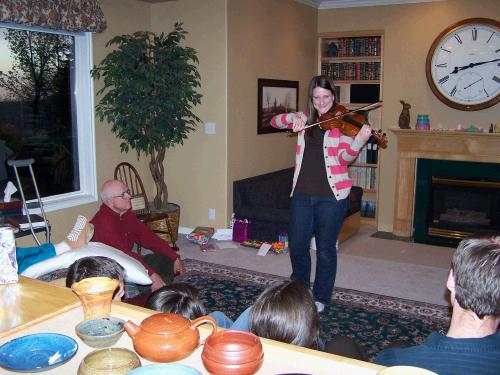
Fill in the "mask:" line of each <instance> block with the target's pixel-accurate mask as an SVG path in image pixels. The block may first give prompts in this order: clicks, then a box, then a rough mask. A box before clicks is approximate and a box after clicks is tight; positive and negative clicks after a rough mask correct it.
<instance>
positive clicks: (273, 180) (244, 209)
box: [233, 168, 363, 242]
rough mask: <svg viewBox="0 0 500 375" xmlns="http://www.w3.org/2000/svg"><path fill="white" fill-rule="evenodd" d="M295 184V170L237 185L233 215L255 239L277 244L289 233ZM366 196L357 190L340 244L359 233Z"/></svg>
mask: <svg viewBox="0 0 500 375" xmlns="http://www.w3.org/2000/svg"><path fill="white" fill-rule="evenodd" d="M292 180H293V168H287V169H282V170H280V171H276V172H271V173H266V174H263V175H259V176H254V177H250V178H245V179H243V180H238V181H234V182H233V211H234V213H235V216H236V218H237V219H248V220H249V221H250V222H251V224H250V237H251V239H254V240H261V241H269V242H275V241H278V236H279V234H280V232H287V231H288V220H289V206H290V190H291V188H292ZM362 196H363V189H361V188H360V187H358V186H353V187H352V189H351V193H350V195H349V211H348V213H347V216H346V219H345V220H344V223H343V224H342V228H341V230H340V234H339V242H342V241H344V240H346V239H347V238H349V237H351V236H352V235H354V234H355V233H356V232H357V231H358V230H359V225H360V217H361V215H360V208H361V198H362Z"/></svg>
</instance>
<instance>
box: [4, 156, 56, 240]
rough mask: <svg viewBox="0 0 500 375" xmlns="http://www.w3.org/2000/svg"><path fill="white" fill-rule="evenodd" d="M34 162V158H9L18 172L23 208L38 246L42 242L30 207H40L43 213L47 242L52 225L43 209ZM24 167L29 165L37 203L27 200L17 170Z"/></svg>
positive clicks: (8, 161) (17, 178) (8, 162)
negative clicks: (33, 221) (31, 215)
mask: <svg viewBox="0 0 500 375" xmlns="http://www.w3.org/2000/svg"><path fill="white" fill-rule="evenodd" d="M34 162H35V159H33V158H31V159H21V160H7V164H8V165H10V166H11V167H12V168H13V169H14V173H15V174H16V180H17V185H18V186H19V192H20V193H21V199H22V201H23V209H24V212H25V213H26V217H27V219H28V223H29V225H30V230H31V234H32V235H33V238H34V239H35V241H36V243H37V244H38V246H40V245H41V243H40V241H39V240H38V237H37V236H36V233H35V230H34V228H33V224H32V222H31V217H30V209H33V208H40V212H41V213H42V217H43V221H44V222H45V239H46V240H47V243H49V242H50V227H49V222H48V220H47V217H46V216H45V210H44V209H43V202H42V199H41V198H40V193H39V192H38V185H37V184H36V179H35V174H34V173H33V167H32V166H31V165H32V164H33V163H34ZM22 167H28V169H29V171H30V174H31V179H32V181H33V186H34V187H35V193H36V198H37V201H38V204H37V202H26V198H25V197H24V191H23V186H22V184H21V179H20V178H19V173H18V172H17V168H22Z"/></svg>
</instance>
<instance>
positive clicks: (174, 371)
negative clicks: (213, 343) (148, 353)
mask: <svg viewBox="0 0 500 375" xmlns="http://www.w3.org/2000/svg"><path fill="white" fill-rule="evenodd" d="M165 374H168V375H201V372H199V371H198V370H196V369H195V368H193V367H191V366H186V365H182V364H180V363H162V364H156V365H147V366H142V367H138V368H136V369H135V370H132V371H130V372H129V373H128V374H127V375H165Z"/></svg>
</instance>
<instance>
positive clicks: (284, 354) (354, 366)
mask: <svg viewBox="0 0 500 375" xmlns="http://www.w3.org/2000/svg"><path fill="white" fill-rule="evenodd" d="M1 288H6V289H10V290H11V291H12V295H13V300H15V301H16V304H15V310H16V311H18V312H20V313H21V318H20V319H18V318H17V314H10V315H9V316H10V320H11V322H10V324H6V326H8V328H7V329H3V327H2V329H1V331H2V336H1V337H0V345H2V344H4V343H5V342H7V341H9V340H11V339H13V338H16V337H20V336H24V335H27V334H33V333H42V332H55V333H61V334H65V335H68V336H70V337H72V338H74V339H75V340H76V341H77V343H78V346H79V348H78V352H77V353H76V355H75V356H74V357H73V358H72V359H71V360H70V361H69V362H67V363H65V364H63V365H61V366H59V367H56V368H54V369H52V370H50V371H47V372H45V373H46V374H50V375H52V374H61V375H67V374H76V372H77V369H78V366H79V364H80V362H81V360H82V359H83V357H84V356H85V355H87V354H88V353H90V352H91V351H93V350H94V349H93V348H90V347H88V346H87V345H86V344H84V343H83V342H82V341H81V340H80V339H79V338H78V337H77V336H76V334H75V332H74V327H75V325H76V324H77V323H78V322H80V321H81V320H83V310H82V308H81V306H80V303H79V300H78V298H77V297H76V296H74V295H72V292H71V290H69V289H67V288H63V287H58V286H54V285H51V284H48V283H45V282H42V281H36V280H29V279H26V278H21V279H20V283H19V284H18V286H17V287H16V286H15V285H12V286H2V287H0V289H1ZM35 300H36V301H37V303H36V304H35V303H33V301H35ZM21 306H22V309H21ZM5 307H9V305H8V304H6V303H5V302H4V298H2V302H1V308H2V310H3V309H4V308H5ZM20 309H21V310H22V312H21V310H20ZM3 311H4V312H5V311H6V310H3ZM153 313H154V311H152V310H148V309H145V308H141V307H137V306H133V305H128V304H125V303H122V302H116V301H115V302H113V307H112V311H111V314H112V315H113V316H116V317H119V318H122V319H124V320H129V319H130V320H132V321H133V322H135V323H137V324H139V323H140V322H141V321H142V320H143V319H144V318H146V317H147V316H149V315H151V314H153ZM30 318H33V320H29V319H30ZM8 320H9V319H6V323H8V322H7V321H8ZM199 331H200V336H201V337H202V338H204V337H206V336H207V335H208V334H209V333H210V330H209V329H208V328H207V327H204V326H201V327H200V328H199ZM261 340H262V344H263V347H264V363H263V365H262V367H261V368H260V370H259V371H258V372H257V374H265V375H271V374H282V373H292V372H302V373H310V374H315V375H321V374H329V375H335V374H356V375H357V374H360V375H364V374H367V375H368V374H376V373H377V371H379V370H380V369H382V368H384V367H382V366H378V365H374V364H371V363H368V362H362V361H357V360H353V359H349V358H345V357H341V356H336V355H332V354H327V353H322V352H318V351H315V350H310V349H305V348H301V347H298V346H294V345H288V344H283V343H280V342H277V341H273V340H267V339H261ZM114 346H115V347H124V348H128V349H131V350H133V344H132V341H131V339H130V338H129V336H128V335H127V333H124V334H123V336H122V337H121V338H120V340H119V341H118V342H117V343H116V344H115V345H114ZM202 350H203V347H199V348H197V349H196V350H195V351H194V352H193V353H192V354H191V355H190V356H189V357H188V358H185V359H184V360H182V361H180V362H181V363H184V364H187V365H189V366H193V367H195V368H196V369H198V370H199V371H201V372H202V373H203V374H208V373H207V371H206V370H205V368H204V366H203V363H202V361H201V352H202ZM141 361H142V364H143V365H146V364H150V363H151V362H149V361H147V360H145V359H143V358H141ZM0 372H1V373H2V374H14V373H13V372H8V371H5V370H2V371H0Z"/></svg>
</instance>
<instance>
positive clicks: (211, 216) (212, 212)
mask: <svg viewBox="0 0 500 375" xmlns="http://www.w3.org/2000/svg"><path fill="white" fill-rule="evenodd" d="M208 220H212V221H213V220H215V208H209V209H208Z"/></svg>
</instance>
